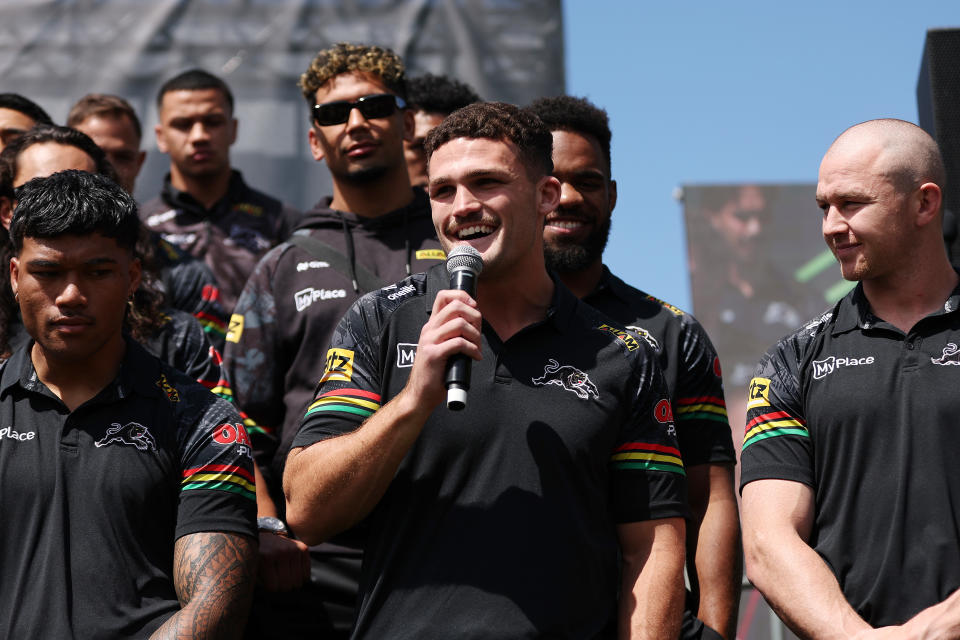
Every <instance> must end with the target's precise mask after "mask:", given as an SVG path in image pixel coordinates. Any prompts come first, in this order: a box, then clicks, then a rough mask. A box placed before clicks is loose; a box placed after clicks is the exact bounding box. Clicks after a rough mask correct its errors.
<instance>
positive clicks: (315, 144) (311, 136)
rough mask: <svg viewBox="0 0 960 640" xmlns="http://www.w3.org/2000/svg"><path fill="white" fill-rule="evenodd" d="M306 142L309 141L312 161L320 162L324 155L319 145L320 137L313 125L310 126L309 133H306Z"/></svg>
mask: <svg viewBox="0 0 960 640" xmlns="http://www.w3.org/2000/svg"><path fill="white" fill-rule="evenodd" d="M307 140H309V141H310V153H311V154H313V159H314V160H316V161H317V162H322V161H323V158H324V157H325V154H324V153H323V147H322V146H321V145H320V136H318V135H317V130H316V128H315V127H314V126H313V125H311V126H310V131H309V132H308V133H307Z"/></svg>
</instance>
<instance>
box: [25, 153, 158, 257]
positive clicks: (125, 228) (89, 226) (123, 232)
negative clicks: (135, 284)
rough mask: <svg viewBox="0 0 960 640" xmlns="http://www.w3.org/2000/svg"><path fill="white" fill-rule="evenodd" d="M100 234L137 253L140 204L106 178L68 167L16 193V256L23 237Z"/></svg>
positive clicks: (37, 180) (32, 181)
mask: <svg viewBox="0 0 960 640" xmlns="http://www.w3.org/2000/svg"><path fill="white" fill-rule="evenodd" d="M92 233H99V234H100V235H102V236H104V237H106V238H113V239H115V240H116V241H117V244H118V245H120V246H121V247H123V248H124V249H129V250H130V252H131V253H133V252H134V250H135V247H136V244H137V238H138V237H139V235H140V216H139V215H138V214H137V203H136V201H134V199H133V198H132V197H131V196H130V195H129V194H128V193H127V192H126V191H124V190H123V188H122V187H120V185H118V184H117V183H116V182H114V181H113V180H111V179H109V178H107V177H106V176H101V175H98V174H95V173H87V172H86V171H77V170H75V169H70V170H67V171H60V172H59V173H55V174H53V175H51V176H47V177H45V178H34V179H33V180H30V181H29V182H27V183H26V184H24V185H23V186H21V187H20V188H19V189H18V190H17V208H16V209H14V210H13V221H12V222H11V223H10V239H11V241H12V242H13V249H14V253H15V254H17V255H19V254H20V251H21V250H22V249H23V239H24V238H56V237H59V236H63V235H68V234H70V235H89V234H92Z"/></svg>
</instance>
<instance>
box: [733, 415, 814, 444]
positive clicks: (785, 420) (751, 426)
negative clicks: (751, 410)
mask: <svg viewBox="0 0 960 640" xmlns="http://www.w3.org/2000/svg"><path fill="white" fill-rule="evenodd" d="M777 436H802V437H804V438H809V437H810V433H809V432H808V431H807V425H806V424H805V423H804V422H803V421H802V420H798V419H796V418H794V417H793V416H791V415H790V414H789V413H787V412H785V411H771V412H770V413H764V414H762V415H759V416H757V417H756V418H754V419H753V420H751V421H750V422H748V423H747V429H746V434H745V435H744V437H743V448H744V449H746V448H747V447H749V446H750V445H752V444H754V443H755V442H760V441H761V440H766V439H767V438H775V437H777Z"/></svg>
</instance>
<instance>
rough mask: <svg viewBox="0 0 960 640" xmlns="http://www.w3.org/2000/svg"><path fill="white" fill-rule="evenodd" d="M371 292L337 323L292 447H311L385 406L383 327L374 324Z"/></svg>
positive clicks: (339, 433) (359, 422) (342, 431)
mask: <svg viewBox="0 0 960 640" xmlns="http://www.w3.org/2000/svg"><path fill="white" fill-rule="evenodd" d="M374 295H375V294H367V295H366V296H364V297H362V298H360V300H358V301H357V302H355V303H354V304H353V306H351V307H350V309H349V310H348V311H347V313H346V315H344V317H343V319H342V320H341V321H340V323H339V324H338V325H337V328H336V330H335V331H334V333H333V337H332V338H331V340H330V348H329V349H328V350H327V353H326V365H325V367H324V372H323V377H321V378H320V382H319V384H318V385H317V393H316V395H315V396H314V399H313V402H311V403H310V405H309V406H308V407H307V410H306V413H305V414H304V416H303V420H302V422H301V424H300V430H299V431H298V432H297V435H296V437H295V438H294V440H293V445H292V446H293V447H294V448H295V447H306V446H309V445H311V444H314V443H315V442H319V441H321V440H325V439H327V438H331V437H335V436H339V435H342V434H344V433H349V432H351V431H353V430H355V429H356V428H357V427H359V426H360V425H361V424H362V423H363V422H364V421H365V420H366V419H367V418H369V417H370V416H372V415H373V414H374V413H376V412H377V410H379V409H380V406H381V402H382V397H381V373H380V367H379V364H378V363H379V357H378V355H377V354H378V353H379V338H378V334H379V331H378V330H377V329H376V327H374V326H371V320H370V318H371V317H373V316H375V314H367V313H365V309H366V308H367V307H368V306H370V305H373V304H375V302H374V298H373V296H374Z"/></svg>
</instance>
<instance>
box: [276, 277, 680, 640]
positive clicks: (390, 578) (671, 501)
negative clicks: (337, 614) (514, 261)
mask: <svg viewBox="0 0 960 640" xmlns="http://www.w3.org/2000/svg"><path fill="white" fill-rule="evenodd" d="M448 282H449V277H448V276H447V274H446V271H445V270H444V268H443V265H439V266H437V267H435V268H433V269H431V270H430V271H429V272H427V273H426V274H417V275H415V276H412V277H410V278H407V279H406V280H404V281H402V282H400V283H398V284H397V285H394V286H392V287H388V288H386V289H382V290H380V291H378V292H375V293H372V294H368V295H367V296H364V297H363V298H361V299H360V300H359V301H358V302H357V303H356V304H354V305H353V307H351V309H350V311H349V312H348V313H347V315H346V316H345V317H344V319H343V320H342V321H341V323H340V325H339V326H338V328H337V330H336V332H335V333H334V336H333V339H332V343H331V344H332V347H331V349H330V350H329V351H328V353H327V363H328V366H327V371H326V373H325V374H324V377H323V379H322V381H321V385H320V388H319V390H318V395H317V399H316V400H315V401H314V403H313V404H312V405H311V406H310V407H309V409H308V410H307V413H306V415H305V417H304V423H303V426H302V428H301V431H300V433H299V434H298V436H297V438H296V439H295V440H294V443H293V446H294V447H303V446H308V445H310V444H312V443H314V442H317V441H319V440H323V439H325V438H329V437H333V436H336V435H340V434H342V433H346V432H349V431H352V430H354V429H356V428H357V427H358V426H359V424H360V423H361V422H362V421H363V420H364V419H366V418H367V417H369V416H370V415H372V414H373V413H374V412H375V411H376V410H377V409H378V408H379V407H380V405H381V403H383V402H387V401H388V400H389V399H390V398H392V397H393V396H395V395H396V394H397V393H398V392H399V391H400V390H401V389H402V388H403V386H404V384H405V383H406V381H407V378H408V376H409V374H410V369H411V366H412V364H413V358H414V356H415V350H416V343H417V340H418V337H419V334H420V329H421V328H422V326H423V325H424V323H425V322H426V321H427V319H428V313H429V312H430V309H431V307H432V305H433V301H434V299H435V297H436V295H437V292H438V291H439V290H440V289H442V288H446V287H447V284H448ZM482 351H483V360H482V361H480V362H475V363H474V364H473V374H472V384H471V389H470V392H469V402H468V405H467V408H466V409H465V410H464V411H461V412H450V411H448V410H447V409H446V408H445V407H443V406H441V407H439V408H438V409H436V410H435V411H434V412H433V414H432V415H431V417H430V418H429V419H428V420H427V422H426V424H425V425H424V427H423V431H422V432H421V435H420V437H419V438H418V440H417V442H416V443H415V444H414V446H413V447H412V448H411V450H410V451H409V452H408V454H407V456H406V457H405V458H404V460H403V462H402V464H401V466H400V468H399V470H398V471H397V475H396V477H395V478H394V480H393V482H392V483H391V485H390V487H389V488H388V489H387V491H386V494H385V495H384V496H383V498H382V499H381V501H380V503H379V504H378V506H377V507H376V508H375V510H374V511H373V513H372V514H371V516H370V524H371V532H370V537H369V539H368V542H367V545H366V547H365V556H364V567H363V577H362V579H361V585H360V590H361V601H360V608H359V613H358V621H357V625H356V627H355V630H354V635H355V636H357V637H371V638H386V637H389V638H452V637H467V636H469V637H472V638H504V637H531V636H538V637H556V638H567V637H569V638H586V637H596V636H597V635H599V634H601V633H603V632H604V630H605V629H609V628H610V623H611V621H612V620H613V619H614V617H615V612H616V606H617V605H616V603H617V589H618V576H619V571H618V570H619V567H618V558H617V549H618V542H617V537H616V526H615V525H616V524H617V523H624V522H633V521H641V520H649V519H654V518H666V517H678V516H683V515H684V502H685V498H686V496H685V479H684V474H683V467H682V463H681V462H680V456H679V451H678V450H677V441H676V438H675V431H674V429H673V424H672V415H671V409H670V403H669V400H668V399H667V393H666V389H665V387H664V384H663V377H662V374H661V373H660V370H659V367H657V365H656V359H655V358H654V357H653V356H652V353H651V352H650V350H649V349H648V348H647V347H646V345H645V344H643V343H642V342H640V341H638V340H636V339H635V338H634V337H633V336H632V335H631V334H629V333H627V332H625V331H624V330H623V329H622V328H621V327H620V326H619V325H616V324H615V323H614V321H613V320H609V319H607V318H605V317H603V316H601V315H600V314H599V313H598V312H597V311H596V310H594V309H592V308H591V307H589V306H587V305H585V304H583V303H581V302H580V301H579V300H577V299H576V297H574V296H573V294H572V293H570V291H569V290H567V289H566V288H565V287H563V286H562V285H560V284H558V285H557V287H556V293H555V296H554V300H553V304H552V306H551V308H550V311H549V313H548V317H547V318H546V319H545V320H543V321H541V322H538V323H535V324H533V325H531V326H528V327H526V328H524V329H523V330H521V331H519V332H518V333H517V334H515V335H514V336H512V337H511V338H510V339H509V340H507V341H506V342H501V341H500V339H499V338H498V336H497V335H496V333H495V332H494V331H492V330H491V328H490V327H489V326H487V325H484V327H483V339H482Z"/></svg>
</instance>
